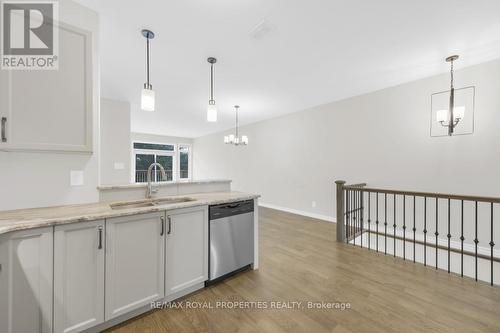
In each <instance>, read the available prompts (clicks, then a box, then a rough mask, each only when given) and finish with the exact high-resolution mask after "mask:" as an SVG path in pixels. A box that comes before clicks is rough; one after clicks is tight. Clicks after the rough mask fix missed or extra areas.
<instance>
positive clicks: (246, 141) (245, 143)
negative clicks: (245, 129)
mask: <svg viewBox="0 0 500 333" xmlns="http://www.w3.org/2000/svg"><path fill="white" fill-rule="evenodd" d="M241 143H242V144H244V145H247V144H248V136H246V135H243V136H242V137H241Z"/></svg>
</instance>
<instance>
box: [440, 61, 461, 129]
mask: <svg viewBox="0 0 500 333" xmlns="http://www.w3.org/2000/svg"><path fill="white" fill-rule="evenodd" d="M456 60H458V55H453V56H450V57H448V58H446V62H449V63H450V67H451V68H450V78H451V79H450V102H449V108H448V110H438V111H437V114H436V118H437V119H436V120H437V122H438V123H440V124H441V126H443V127H448V135H449V136H451V135H453V131H454V129H455V127H456V126H457V125H458V123H459V122H460V121H461V120H462V119H463V118H464V116H465V106H455V87H454V85H453V83H454V82H453V79H454V77H453V75H454V71H453V62H454V61H456Z"/></svg>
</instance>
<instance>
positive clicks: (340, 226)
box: [335, 180, 346, 242]
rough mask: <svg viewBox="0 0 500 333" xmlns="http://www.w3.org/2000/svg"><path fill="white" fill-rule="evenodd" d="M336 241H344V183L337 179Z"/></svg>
mask: <svg viewBox="0 0 500 333" xmlns="http://www.w3.org/2000/svg"><path fill="white" fill-rule="evenodd" d="M335 184H337V242H345V240H346V235H345V221H344V218H345V211H344V207H345V205H344V200H345V198H344V184H345V181H343V180H337V181H336V182H335Z"/></svg>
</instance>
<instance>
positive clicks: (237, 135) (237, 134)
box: [236, 108, 239, 138]
mask: <svg viewBox="0 0 500 333" xmlns="http://www.w3.org/2000/svg"><path fill="white" fill-rule="evenodd" d="M238 132H239V131H238V108H236V137H237V138H239V133H238Z"/></svg>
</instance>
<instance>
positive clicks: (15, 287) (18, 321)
mask: <svg viewBox="0 0 500 333" xmlns="http://www.w3.org/2000/svg"><path fill="white" fill-rule="evenodd" d="M52 250H53V228H52V227H48V228H37V229H31V230H25V231H16V232H11V233H7V234H4V235H0V265H1V267H0V332H2V333H19V332H22V333H25V332H26V333H52V296H53V285H52V283H53V273H52V272H53V266H52V265H53V258H52V255H53V252H52Z"/></svg>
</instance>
